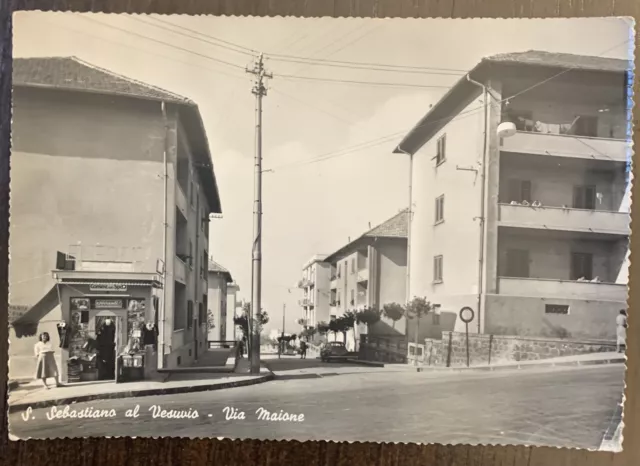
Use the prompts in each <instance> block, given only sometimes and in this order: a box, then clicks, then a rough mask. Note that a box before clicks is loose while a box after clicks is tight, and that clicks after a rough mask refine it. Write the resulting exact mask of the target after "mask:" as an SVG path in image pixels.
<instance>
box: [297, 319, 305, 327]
mask: <svg viewBox="0 0 640 466" xmlns="http://www.w3.org/2000/svg"><path fill="white" fill-rule="evenodd" d="M298 325H300V326H301V327H306V326H307V319H298Z"/></svg>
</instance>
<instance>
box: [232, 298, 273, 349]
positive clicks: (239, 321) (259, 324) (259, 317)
mask: <svg viewBox="0 0 640 466" xmlns="http://www.w3.org/2000/svg"><path fill="white" fill-rule="evenodd" d="M250 310H251V304H250V303H245V304H244V306H242V314H241V315H239V316H235V317H234V318H233V323H234V324H235V325H237V326H238V327H240V330H241V331H242V339H243V340H246V339H247V336H248V335H249V312H250ZM268 322H269V314H267V311H265V310H264V309H262V310H261V311H260V312H258V313H257V314H256V315H255V316H254V318H253V334H254V335H260V334H261V333H262V329H263V328H264V326H265V325H266V324H267V323H268Z"/></svg>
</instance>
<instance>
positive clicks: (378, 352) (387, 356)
mask: <svg viewBox="0 0 640 466" xmlns="http://www.w3.org/2000/svg"><path fill="white" fill-rule="evenodd" d="M361 338H362V340H361V342H360V348H359V351H358V359H361V360H364V361H378V362H387V363H405V362H406V361H407V340H406V337H405V336H404V335H398V336H384V337H381V336H374V335H361Z"/></svg>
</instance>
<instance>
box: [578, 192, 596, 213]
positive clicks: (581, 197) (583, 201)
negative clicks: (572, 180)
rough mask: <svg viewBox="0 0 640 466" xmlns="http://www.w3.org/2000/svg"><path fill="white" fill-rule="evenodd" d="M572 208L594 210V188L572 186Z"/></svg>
mask: <svg viewBox="0 0 640 466" xmlns="http://www.w3.org/2000/svg"><path fill="white" fill-rule="evenodd" d="M573 208H574V209H588V210H595V208H596V187H595V186H574V187H573Z"/></svg>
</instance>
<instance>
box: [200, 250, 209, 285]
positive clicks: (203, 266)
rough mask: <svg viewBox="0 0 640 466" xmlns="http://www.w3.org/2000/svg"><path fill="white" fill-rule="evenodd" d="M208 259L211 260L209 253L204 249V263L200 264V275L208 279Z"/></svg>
mask: <svg viewBox="0 0 640 466" xmlns="http://www.w3.org/2000/svg"><path fill="white" fill-rule="evenodd" d="M208 261H209V254H208V253H207V251H204V252H203V253H202V263H201V264H200V276H201V277H202V278H204V279H205V280H206V278H207V275H208V273H207V272H208V270H207V266H208Z"/></svg>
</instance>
